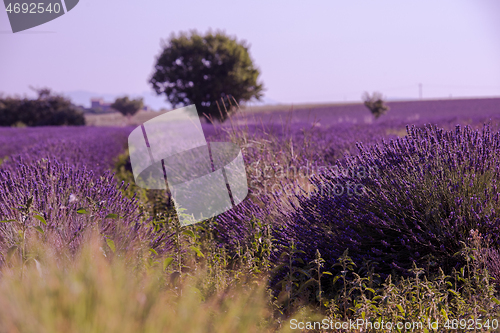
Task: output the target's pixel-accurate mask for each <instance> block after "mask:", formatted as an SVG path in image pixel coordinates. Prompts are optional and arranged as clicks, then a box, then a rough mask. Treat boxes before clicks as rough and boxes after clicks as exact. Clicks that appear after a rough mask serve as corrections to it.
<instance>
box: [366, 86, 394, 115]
mask: <svg viewBox="0 0 500 333" xmlns="http://www.w3.org/2000/svg"><path fill="white" fill-rule="evenodd" d="M362 98H363V102H364V104H365V106H366V107H367V108H368V109H369V110H370V111H371V113H372V114H373V115H374V116H375V118H378V117H380V116H381V115H383V114H385V113H386V112H387V111H388V110H389V107H388V106H387V105H385V104H384V98H383V96H382V94H381V93H379V92H374V93H373V94H372V95H371V96H370V94H369V93H368V92H365V93H364V94H363V96H362Z"/></svg>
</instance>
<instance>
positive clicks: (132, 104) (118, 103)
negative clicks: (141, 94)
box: [111, 96, 144, 122]
mask: <svg viewBox="0 0 500 333" xmlns="http://www.w3.org/2000/svg"><path fill="white" fill-rule="evenodd" d="M111 107H112V108H113V109H115V110H117V111H118V112H120V113H121V114H123V115H124V116H126V117H127V118H128V120H129V122H130V118H131V117H132V116H133V115H134V114H136V113H137V111H139V110H140V109H142V108H143V107H144V101H143V99H142V98H137V99H129V98H128V96H125V97H121V98H117V99H116V100H115V102H114V103H113V104H111Z"/></svg>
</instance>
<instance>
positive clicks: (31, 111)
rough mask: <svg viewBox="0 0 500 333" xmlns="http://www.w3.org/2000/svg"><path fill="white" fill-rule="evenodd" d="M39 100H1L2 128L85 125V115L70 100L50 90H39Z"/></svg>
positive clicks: (7, 98) (0, 120)
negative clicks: (21, 125) (20, 125)
mask: <svg viewBox="0 0 500 333" xmlns="http://www.w3.org/2000/svg"><path fill="white" fill-rule="evenodd" d="M37 93H38V98H37V99H33V100H30V99H27V98H23V99H18V98H12V97H6V98H1V99H0V126H19V124H24V125H26V126H62V125H77V126H80V125H85V118H84V116H83V113H82V112H81V111H80V110H79V109H78V108H77V107H76V106H74V105H73V104H72V103H71V101H70V100H68V99H66V98H64V97H62V96H58V95H54V94H52V93H51V91H50V89H47V88H44V89H39V90H37Z"/></svg>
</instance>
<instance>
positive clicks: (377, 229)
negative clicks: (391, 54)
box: [275, 126, 500, 273]
mask: <svg viewBox="0 0 500 333" xmlns="http://www.w3.org/2000/svg"><path fill="white" fill-rule="evenodd" d="M359 148H360V151H361V153H360V154H359V155H357V156H352V157H348V158H347V159H346V162H345V164H344V165H340V166H338V167H337V168H330V169H329V170H327V171H326V172H324V173H322V174H321V175H319V176H318V177H315V178H314V179H313V184H314V185H315V187H316V190H315V191H313V192H312V193H310V194H309V195H303V196H301V197H300V199H299V204H298V205H296V206H295V207H296V209H295V210H294V211H292V212H290V213H287V214H283V218H282V220H283V228H281V229H279V228H278V229H276V235H275V237H276V238H277V239H278V240H279V242H281V243H283V242H285V243H286V242H289V240H291V239H292V240H294V241H295V242H296V244H297V248H298V249H300V250H303V251H305V252H306V253H307V255H306V256H305V258H304V259H307V260H309V261H310V260H312V259H313V258H314V255H315V252H316V249H319V250H320V252H321V253H322V255H323V257H324V258H325V260H326V261H327V263H329V264H330V265H332V264H333V262H334V260H335V259H336V258H337V257H339V256H340V254H341V252H340V251H342V250H343V249H345V248H349V252H350V253H351V256H352V257H353V259H354V260H355V262H356V263H357V264H360V263H361V262H362V260H364V259H367V260H371V261H374V262H378V263H379V264H380V267H379V269H380V270H381V272H384V273H391V272H392V271H393V270H394V271H396V272H399V273H402V272H404V271H405V270H407V269H409V268H411V266H412V262H414V261H415V262H417V263H418V264H419V265H421V266H423V267H426V268H427V269H429V270H436V269H437V267H442V269H443V270H444V271H445V273H449V272H450V271H451V270H452V268H453V267H455V268H456V267H457V266H456V265H458V264H463V261H461V260H459V258H457V257H456V256H454V254H455V253H456V252H457V251H459V250H460V248H461V246H462V245H461V242H462V241H465V240H466V238H467V237H468V236H469V233H470V231H471V230H473V229H474V230H478V231H479V232H480V233H481V234H483V235H485V236H486V241H487V242H488V246H491V247H492V248H493V249H498V248H499V247H500V243H499V239H500V237H499V236H500V234H499V232H500V229H499V227H498V225H499V223H500V218H499V213H500V211H499V206H498V198H499V195H500V193H499V192H498V190H497V183H498V181H499V177H500V173H499V172H498V165H500V161H499V160H498V159H499V156H500V155H499V152H500V133H494V134H492V133H490V131H489V129H488V127H485V128H484V129H483V131H474V130H472V129H471V128H469V127H465V128H463V129H462V128H461V127H459V126H457V128H456V130H455V131H443V130H441V129H438V128H435V127H431V126H429V127H426V128H423V129H419V128H414V127H411V128H408V135H407V136H406V137H404V138H401V139H397V140H394V141H391V142H389V143H387V142H384V143H383V145H382V147H379V146H374V147H371V148H364V147H363V145H361V144H360V145H359ZM370 170H372V171H373V172H370ZM341 186H342V187H341ZM342 188H343V191H341V189H342Z"/></svg>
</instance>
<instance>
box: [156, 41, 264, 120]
mask: <svg viewBox="0 0 500 333" xmlns="http://www.w3.org/2000/svg"><path fill="white" fill-rule="evenodd" d="M248 49H249V45H248V44H247V43H246V42H245V41H237V40H236V38H233V37H230V36H227V35H226V34H225V33H223V32H216V33H215V34H214V33H212V32H208V33H206V34H205V35H200V34H199V33H197V32H196V31H191V32H190V33H184V32H182V33H180V34H179V36H176V35H175V34H173V35H172V36H171V37H170V39H169V40H168V41H166V42H165V41H164V42H163V51H162V52H161V54H160V55H159V56H158V57H157V60H156V65H155V72H154V74H153V75H152V77H151V79H150V83H151V85H152V86H153V89H154V90H155V91H156V93H157V94H159V95H160V94H164V95H165V96H166V98H167V100H168V101H169V102H170V103H171V104H172V106H173V107H174V108H175V107H177V106H178V105H181V106H185V105H190V104H195V105H196V108H197V110H198V112H199V113H200V115H204V116H205V117H206V118H207V119H218V120H221V121H223V120H225V119H226V118H227V116H228V114H230V113H231V112H233V111H235V108H234V106H233V107H231V105H229V104H228V103H227V101H231V102H232V101H234V102H235V104H239V103H240V102H242V101H248V100H250V99H251V98H257V99H260V97H261V96H262V90H263V85H262V84H261V83H258V82H257V79H258V76H259V74H260V73H259V70H258V69H257V68H255V67H254V65H253V61H252V59H251V58H250V55H249V53H248ZM224 98H225V100H226V101H224ZM219 99H222V100H223V102H222V103H223V105H219V104H218V103H219V102H218V100H219ZM224 109H229V110H224Z"/></svg>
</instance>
